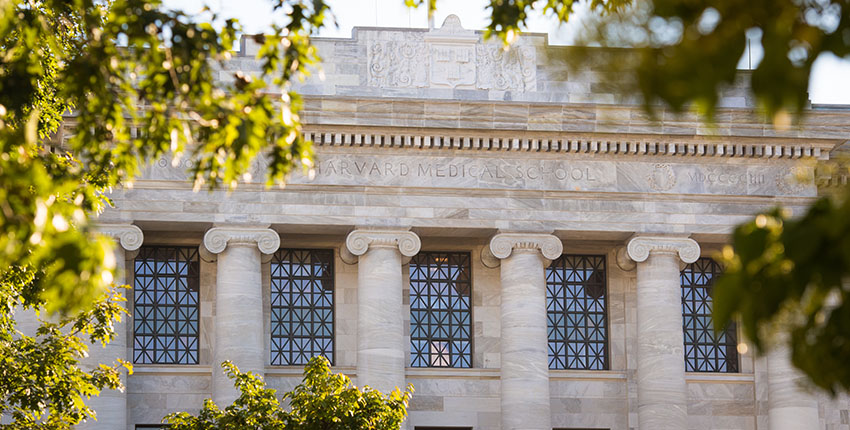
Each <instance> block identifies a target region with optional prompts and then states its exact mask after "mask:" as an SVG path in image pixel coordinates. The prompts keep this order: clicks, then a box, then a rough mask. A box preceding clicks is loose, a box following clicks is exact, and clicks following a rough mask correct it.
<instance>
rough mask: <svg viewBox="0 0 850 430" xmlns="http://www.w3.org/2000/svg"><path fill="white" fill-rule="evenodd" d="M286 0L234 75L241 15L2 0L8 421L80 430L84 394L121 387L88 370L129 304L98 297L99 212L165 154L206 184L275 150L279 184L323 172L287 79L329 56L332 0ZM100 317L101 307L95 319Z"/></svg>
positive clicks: (141, 1) (226, 179) (272, 174)
mask: <svg viewBox="0 0 850 430" xmlns="http://www.w3.org/2000/svg"><path fill="white" fill-rule="evenodd" d="M274 5H275V7H276V9H277V10H279V11H283V15H284V16H285V19H284V21H283V24H282V25H281V26H276V27H274V28H273V31H272V32H271V34H269V35H268V36H265V37H258V38H257V40H258V41H259V42H261V43H262V48H261V50H260V54H259V56H258V58H259V60H260V62H261V64H262V72H261V73H260V74H259V76H247V75H244V74H241V73H232V74H229V76H228V74H227V72H225V70H226V67H223V65H224V62H226V61H227V60H228V59H230V56H231V52H232V51H233V50H234V44H235V42H236V40H237V37H238V33H239V32H240V31H241V28H240V27H239V24H238V22H236V21H235V20H226V21H224V22H223V23H222V24H221V25H217V26H214V25H212V24H209V23H207V22H203V21H204V20H205V19H209V20H211V21H215V20H216V19H217V17H216V16H208V15H204V16H200V17H195V16H189V15H186V14H184V13H183V12H180V11H172V10H167V9H165V8H164V7H163V5H162V2H161V1H158V0H150V1H148V0H111V1H108V2H104V1H100V0H0V280H2V288H0V302H2V306H0V321H2V324H0V363H2V364H3V366H0V367H2V368H0V378H2V381H0V382H2V387H0V390H2V391H0V394H3V396H2V397H0V398H2V401H0V402H2V403H1V404H0V406H1V407H2V409H0V414H6V415H7V416H10V417H11V418H12V420H13V421H12V423H11V424H8V425H7V427H6V428H45V429H48V428H49V429H62V428H68V427H70V426H72V425H74V424H77V423H78V422H79V421H80V420H82V419H86V418H88V417H91V416H93V415H92V411H91V410H90V409H88V408H87V407H86V406H85V404H84V402H83V399H84V398H85V397H86V396H89V395H96V394H97V392H98V391H99V390H100V389H101V388H103V387H107V388H120V380H119V379H118V376H117V375H118V373H117V370H116V369H115V368H114V367H111V364H108V365H107V366H106V367H104V368H98V369H95V370H93V371H91V372H88V371H84V370H81V368H80V366H78V364H77V362H78V360H79V359H80V358H81V357H83V356H85V354H86V350H85V342H84V341H83V339H85V338H86V337H90V339H89V340H92V341H93V342H106V341H108V340H109V339H108V338H109V337H110V336H111V333H112V323H113V321H114V320H115V319H116V318H118V317H119V315H120V311H119V310H120V309H121V308H120V305H119V304H118V303H119V302H118V300H117V299H112V298H109V299H104V298H102V297H101V295H102V294H103V292H104V291H107V289H108V288H109V287H110V285H111V283H112V280H113V278H114V268H115V262H114V261H113V253H112V245H111V241H110V240H108V239H107V238H104V237H101V236H99V235H98V234H97V233H96V230H95V228H94V227H93V226H92V225H91V222H90V217H91V216H96V215H97V214H98V213H100V212H101V211H102V210H103V209H104V208H105V207H106V206H107V205H109V204H110V203H111V202H110V200H109V198H108V193H109V192H110V191H111V190H112V188H113V187H116V186H121V185H127V184H129V183H130V182H132V180H133V179H134V177H135V175H136V174H137V173H138V172H139V171H140V169H141V168H142V167H143V166H144V165H145V163H147V162H148V161H150V160H151V159H156V158H159V157H163V156H173V157H174V158H180V157H183V158H187V159H188V160H189V165H190V166H192V167H191V174H192V175H193V178H194V180H195V183H196V186H197V187H201V186H202V185H203V184H207V185H208V186H209V187H210V188H214V187H216V186H219V185H225V186H228V187H235V186H236V184H237V182H238V181H239V180H241V179H242V178H243V174H245V173H247V170H248V168H249V167H250V165H251V161H252V160H254V159H255V158H256V157H257V156H259V155H265V156H266V157H267V158H268V159H269V160H270V164H269V168H268V170H267V174H266V178H265V180H266V182H267V183H273V182H282V181H283V180H284V179H285V177H286V175H287V174H288V173H289V172H290V171H291V170H292V169H294V168H297V167H298V166H304V167H305V168H309V167H311V166H312V152H311V149H310V145H309V142H306V141H304V140H303V139H302V138H301V133H300V131H301V128H300V127H301V125H300V121H299V117H298V109H299V105H300V99H299V98H298V96H297V95H296V94H295V93H293V92H292V91H291V81H292V80H294V79H299V78H300V77H301V76H303V75H304V74H306V73H307V67H309V66H310V65H311V64H314V63H316V61H318V56H317V54H316V50H315V48H314V47H313V46H312V45H311V44H310V41H309V36H310V35H311V34H314V33H315V32H316V31H317V30H318V29H319V28H320V27H321V26H322V25H324V20H325V15H326V12H327V6H326V5H325V4H324V2H323V1H321V0H316V1H307V0H303V1H302V0H291V1H283V0H280V1H275V2H274ZM63 123H64V132H63V133H58V132H59V131H60V130H59V127H60V125H62V124H63ZM61 136H67V139H63V140H62V141H59V139H60V138H61ZM110 297H120V296H110ZM105 304H108V308H106V309H103V308H102V307H103V306H104V305H105ZM22 310H29V311H35V312H39V313H40V315H41V316H42V317H43V318H44V319H43V320H42V321H40V322H39V324H40V328H39V331H38V334H37V336H34V337H27V336H25V335H24V333H21V332H20V331H18V330H17V329H16V324H17V322H16V317H17V318H19V319H20V317H21V315H22V312H23V311H22ZM91 312H98V314H97V315H98V317H97V318H93V319H85V318H86V315H90V313H91ZM56 321H59V322H56ZM27 334H30V333H27Z"/></svg>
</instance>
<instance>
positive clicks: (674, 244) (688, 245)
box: [626, 236, 700, 263]
mask: <svg viewBox="0 0 850 430" xmlns="http://www.w3.org/2000/svg"><path fill="white" fill-rule="evenodd" d="M626 252H627V253H628V256H629V258H631V259H632V260H634V261H635V262H638V263H641V262H643V261H646V259H647V258H649V255H650V254H652V253H656V252H657V253H668V254H677V255H678V256H679V258H680V259H681V260H682V261H683V262H685V263H693V262H694V261H697V259H698V258H699V255H700V248H699V244H698V243H697V242H696V241H695V240H693V239H690V238H686V237H667V236H636V237H634V238H632V239H631V240H629V243H628V245H626Z"/></svg>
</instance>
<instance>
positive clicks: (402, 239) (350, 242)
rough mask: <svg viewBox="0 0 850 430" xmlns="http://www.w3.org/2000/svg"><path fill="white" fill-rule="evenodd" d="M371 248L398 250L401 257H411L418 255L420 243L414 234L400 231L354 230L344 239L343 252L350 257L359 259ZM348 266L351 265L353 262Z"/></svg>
mask: <svg viewBox="0 0 850 430" xmlns="http://www.w3.org/2000/svg"><path fill="white" fill-rule="evenodd" d="M371 247H390V248H398V251H399V252H400V253H401V255H403V256H405V257H413V256H414V255H416V254H417V253H419V249H420V248H421V247H422V242H421V241H420V240H419V236H417V235H416V233H414V232H412V231H409V230H401V229H398V230H354V231H352V232H351V233H349V234H348V237H346V238H345V248H344V251H346V252H347V253H350V254H351V256H352V257H359V256H361V255H363V254H365V253H366V251H368V250H369V248H371ZM343 254H345V252H343ZM343 256H344V255H343ZM348 260H351V258H348ZM349 264H353V262H351V263H349Z"/></svg>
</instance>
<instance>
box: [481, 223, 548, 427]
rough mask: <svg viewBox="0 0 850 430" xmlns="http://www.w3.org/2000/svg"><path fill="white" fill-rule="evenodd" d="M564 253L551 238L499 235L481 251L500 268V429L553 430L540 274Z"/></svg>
mask: <svg viewBox="0 0 850 430" xmlns="http://www.w3.org/2000/svg"><path fill="white" fill-rule="evenodd" d="M562 252H563V244H562V243H561V240H560V239H558V238H557V237H555V236H552V235H550V234H540V233H500V234H497V235H495V236H493V238H492V239H490V245H489V247H485V248H484V251H483V253H482V260H483V262H484V264H485V265H487V266H489V267H494V266H495V265H496V264H501V266H502V268H501V280H502V289H501V324H500V325H501V334H502V338H501V393H502V398H501V404H502V407H501V413H502V430H517V429H523V430H549V429H551V428H552V417H551V412H550V399H549V355H548V346H547V345H548V324H547V321H546V277H545V273H544V270H545V268H546V266H548V265H549V263H550V262H551V261H552V260H554V259H556V258H558V257H560V256H561V253H562Z"/></svg>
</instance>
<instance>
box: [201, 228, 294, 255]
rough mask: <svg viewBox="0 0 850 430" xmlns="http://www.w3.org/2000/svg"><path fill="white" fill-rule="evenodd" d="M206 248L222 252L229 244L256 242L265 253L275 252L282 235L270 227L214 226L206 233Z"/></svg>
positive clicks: (212, 251)
mask: <svg viewBox="0 0 850 430" xmlns="http://www.w3.org/2000/svg"><path fill="white" fill-rule="evenodd" d="M203 243H204V248H206V250H207V251H209V252H210V253H212V254H220V253H221V252H223V251H224V250H225V249H226V248H227V246H228V245H233V244H256V246H257V248H259V250H260V252H261V253H263V254H273V253H275V252H276V251H277V250H278V249H279V248H280V235H279V234H277V232H276V231H274V230H271V229H268V228H258V227H213V228H211V229H209V230H207V232H206V234H204V242H203Z"/></svg>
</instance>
